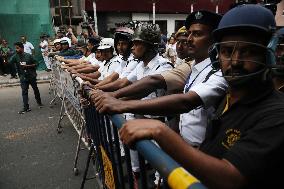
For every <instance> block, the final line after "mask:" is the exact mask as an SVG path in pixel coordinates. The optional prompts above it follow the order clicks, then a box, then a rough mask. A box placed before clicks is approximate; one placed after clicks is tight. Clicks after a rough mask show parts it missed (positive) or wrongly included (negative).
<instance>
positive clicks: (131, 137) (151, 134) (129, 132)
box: [119, 119, 165, 148]
mask: <svg viewBox="0 0 284 189" xmlns="http://www.w3.org/2000/svg"><path fill="white" fill-rule="evenodd" d="M161 127H165V125H164V123H163V122H161V121H158V120H154V119H134V120H129V121H127V122H126V123H125V124H124V125H123V127H122V128H121V129H120V130H119V136H120V140H121V141H122V142H123V143H124V144H126V145H128V146H129V147H131V148H133V144H134V143H135V142H136V141H137V140H141V139H149V140H151V139H154V138H155V136H157V135H158V134H159V132H161V129H164V128H161Z"/></svg>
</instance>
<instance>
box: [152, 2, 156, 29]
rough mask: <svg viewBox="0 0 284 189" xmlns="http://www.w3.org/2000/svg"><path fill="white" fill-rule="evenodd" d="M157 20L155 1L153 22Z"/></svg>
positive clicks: (154, 4)
mask: <svg viewBox="0 0 284 189" xmlns="http://www.w3.org/2000/svg"><path fill="white" fill-rule="evenodd" d="M155 22H156V3H155V2H153V24H155Z"/></svg>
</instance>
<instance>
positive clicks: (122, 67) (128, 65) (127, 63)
mask: <svg viewBox="0 0 284 189" xmlns="http://www.w3.org/2000/svg"><path fill="white" fill-rule="evenodd" d="M133 33H134V31H133V30H132V29H130V28H127V27H120V28H117V29H116V32H115V34H114V47H115V51H116V53H117V54H118V56H117V60H118V61H119V62H120V63H119V66H118V68H117V69H116V70H115V72H113V73H112V74H111V75H109V76H108V77H106V78H105V79H104V80H102V81H100V82H99V83H98V84H97V85H96V86H95V87H96V88H97V89H102V90H103V89H104V88H108V86H107V85H106V84H108V83H111V82H113V81H115V80H117V79H119V78H124V77H126V76H128V75H129V73H130V72H131V71H132V70H133V69H134V68H135V67H136V66H137V64H138V60H137V59H135V58H134V57H133V54H131V47H132V35H133ZM104 85H106V86H104Z"/></svg>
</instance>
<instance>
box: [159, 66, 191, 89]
mask: <svg viewBox="0 0 284 189" xmlns="http://www.w3.org/2000/svg"><path fill="white" fill-rule="evenodd" d="M191 64H192V61H189V62H185V63H183V64H181V65H178V66H177V67H176V68H174V69H172V70H169V71H166V72H162V73H161V75H162V76H163V78H164V80H165V82H166V85H167V91H168V92H169V93H172V92H182V91H183V88H184V85H185V82H186V79H187V77H188V75H189V74H190V73H191Z"/></svg>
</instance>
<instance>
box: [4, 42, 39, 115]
mask: <svg viewBox="0 0 284 189" xmlns="http://www.w3.org/2000/svg"><path fill="white" fill-rule="evenodd" d="M14 45H15V49H16V54H14V55H13V56H12V57H11V59H10V61H9V63H10V64H12V65H15V67H16V68H17V72H18V75H19V77H20V82H21V88H22V97H23V104H24V108H23V109H22V110H20V111H19V112H18V113H19V114H24V113H26V112H29V111H31V109H30V106H29V102H28V101H29V97H28V93H29V91H28V90H29V85H31V86H32V88H33V90H34V95H35V99H36V102H37V104H38V106H39V107H40V108H41V107H42V106H43V105H42V103H41V98H40V93H39V90H38V87H37V82H36V76H37V73H36V65H37V62H36V61H35V59H34V58H33V56H32V55H30V54H29V53H25V52H24V45H23V44H22V43H21V42H17V43H15V44H14Z"/></svg>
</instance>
